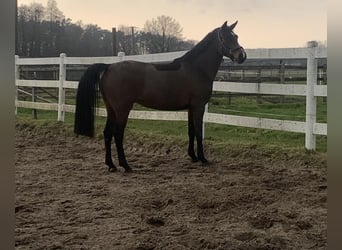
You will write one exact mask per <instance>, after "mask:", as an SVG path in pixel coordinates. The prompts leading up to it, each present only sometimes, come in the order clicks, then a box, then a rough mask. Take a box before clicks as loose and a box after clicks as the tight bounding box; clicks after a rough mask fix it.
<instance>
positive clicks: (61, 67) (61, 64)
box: [57, 53, 66, 122]
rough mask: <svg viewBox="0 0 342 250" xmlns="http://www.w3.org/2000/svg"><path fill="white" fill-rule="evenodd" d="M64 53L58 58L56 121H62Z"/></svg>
mask: <svg viewBox="0 0 342 250" xmlns="http://www.w3.org/2000/svg"><path fill="white" fill-rule="evenodd" d="M65 57H66V54H65V53H61V54H60V56H59V58H60V60H59V86H58V118H57V120H58V121H62V122H64V117H65V112H64V111H63V106H64V103H65V90H64V88H63V83H64V81H65V79H66V64H65V62H64V61H65Z"/></svg>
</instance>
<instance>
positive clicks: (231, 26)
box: [229, 21, 238, 30]
mask: <svg viewBox="0 0 342 250" xmlns="http://www.w3.org/2000/svg"><path fill="white" fill-rule="evenodd" d="M237 23H238V21H236V22H235V23H233V24H232V25H230V27H229V28H230V29H231V30H233V29H234V28H235V26H236V25H237Z"/></svg>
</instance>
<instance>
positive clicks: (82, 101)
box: [74, 63, 109, 137]
mask: <svg viewBox="0 0 342 250" xmlns="http://www.w3.org/2000/svg"><path fill="white" fill-rule="evenodd" d="M108 67H109V64H103V63H97V64H93V65H91V66H90V67H89V68H88V69H87V70H86V72H85V73H84V74H83V76H82V78H81V80H80V81H79V83H78V89H77V95H76V112H75V124H74V132H75V133H76V134H79V135H86V136H90V137H93V136H94V121H95V111H96V107H97V99H98V85H99V81H100V75H101V73H102V72H104V71H106V70H107V68H108Z"/></svg>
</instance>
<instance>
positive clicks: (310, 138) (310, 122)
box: [15, 47, 327, 150]
mask: <svg viewBox="0 0 342 250" xmlns="http://www.w3.org/2000/svg"><path fill="white" fill-rule="evenodd" d="M184 53H186V51H180V52H172V53H161V54H149V55H137V56H125V55H124V54H123V53H119V55H118V56H115V57H113V56H111V57H90V58H85V57H67V56H66V55H65V54H64V53H63V54H61V55H60V57H59V58H58V57H57V58H19V57H18V56H16V57H15V63H16V67H15V70H16V72H15V75H16V83H15V84H16V86H17V88H18V87H33V88H34V87H42V88H58V103H42V102H27V101H19V100H18V99H17V96H18V94H17V95H16V101H15V105H16V108H18V107H21V108H29V109H45V110H55V111H57V112H58V118H57V119H58V120H59V121H64V115H65V112H75V106H73V105H67V104H65V90H66V89H77V86H78V82H76V81H67V80H66V65H68V64H77V65H83V64H85V65H88V64H93V63H115V62H120V61H123V60H136V61H141V62H168V61H172V60H173V59H175V58H177V57H180V56H182V55H184ZM246 53H247V55H248V58H249V59H303V58H304V59H307V83H306V85H304V84H302V85H300V84H270V83H241V82H224V81H215V82H214V84H213V90H214V91H220V92H237V93H252V94H272V95H295V96H306V121H305V122H301V121H289V120H276V119H266V118H256V117H246V116H236V115H225V114H217V113H209V112H205V114H204V122H211V123H217V124H225V125H234V126H244V127H252V128H261V129H272V130H281V131H289V132H299V133H305V147H306V148H307V149H309V150H314V149H315V148H316V138H315V136H316V135H327V124H326V123H317V122H316V106H317V97H319V96H323V97H326V96H327V86H326V85H317V59H318V58H326V57H327V50H326V48H317V47H309V48H290V49H247V50H246ZM21 65H59V80H57V81H50V80H21V79H19V66H21ZM97 114H98V115H99V116H106V110H105V109H103V108H99V109H98V112H97ZM129 118H134V119H149V120H171V121H176V120H177V121H179V120H180V121H183V120H187V113H186V112H167V111H137V110H132V111H131V113H130V115H129Z"/></svg>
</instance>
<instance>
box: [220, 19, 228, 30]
mask: <svg viewBox="0 0 342 250" xmlns="http://www.w3.org/2000/svg"><path fill="white" fill-rule="evenodd" d="M225 27H227V21H225V22H224V24H222V26H221V29H222V28H225Z"/></svg>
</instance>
